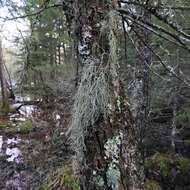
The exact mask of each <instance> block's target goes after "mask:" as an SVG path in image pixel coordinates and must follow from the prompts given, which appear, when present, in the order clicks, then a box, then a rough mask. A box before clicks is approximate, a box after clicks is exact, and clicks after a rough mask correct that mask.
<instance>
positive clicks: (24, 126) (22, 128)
mask: <svg viewBox="0 0 190 190" xmlns="http://www.w3.org/2000/svg"><path fill="white" fill-rule="evenodd" d="M32 130H33V126H32V121H31V120H27V121H25V122H23V123H20V124H19V125H17V126H16V127H13V126H9V127H6V128H5V130H4V131H5V133H6V134H9V135H10V134H15V133H20V134H27V133H29V132H31V131H32Z"/></svg>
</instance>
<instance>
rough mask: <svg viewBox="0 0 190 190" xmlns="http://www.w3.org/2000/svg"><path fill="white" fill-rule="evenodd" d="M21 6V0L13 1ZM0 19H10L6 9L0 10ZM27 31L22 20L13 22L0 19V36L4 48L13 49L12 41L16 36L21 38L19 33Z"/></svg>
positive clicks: (25, 23)
mask: <svg viewBox="0 0 190 190" xmlns="http://www.w3.org/2000/svg"><path fill="white" fill-rule="evenodd" d="M14 1H15V2H17V3H19V4H21V0H14ZM0 17H3V18H5V17H12V16H11V15H10V13H9V11H8V9H7V8H6V7H3V8H0ZM27 30H28V26H27V22H26V21H25V20H24V19H18V20H14V21H3V20H2V19H0V35H1V37H2V41H3V46H4V47H14V44H13V39H14V38H15V37H16V36H19V37H21V35H20V32H19V31H21V32H22V34H23V35H25V34H24V33H25V32H26V31H27Z"/></svg>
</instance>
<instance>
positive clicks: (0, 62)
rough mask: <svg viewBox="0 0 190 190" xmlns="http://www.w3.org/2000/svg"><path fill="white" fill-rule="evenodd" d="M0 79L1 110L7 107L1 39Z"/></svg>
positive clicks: (5, 109) (0, 43)
mask: <svg viewBox="0 0 190 190" xmlns="http://www.w3.org/2000/svg"><path fill="white" fill-rule="evenodd" d="M0 81H1V94H2V109H3V111H7V109H8V93H7V87H6V81H5V78H4V69H3V49H2V42H1V40H0Z"/></svg>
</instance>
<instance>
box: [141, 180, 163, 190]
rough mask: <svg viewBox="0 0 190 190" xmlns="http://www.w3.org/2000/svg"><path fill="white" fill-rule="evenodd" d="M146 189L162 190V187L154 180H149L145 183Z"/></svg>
mask: <svg viewBox="0 0 190 190" xmlns="http://www.w3.org/2000/svg"><path fill="white" fill-rule="evenodd" d="M145 187H146V189H147V190H162V188H161V187H160V185H159V184H158V183H157V182H156V181H154V180H149V181H147V182H146V183H145Z"/></svg>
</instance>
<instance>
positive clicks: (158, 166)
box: [145, 153, 190, 177]
mask: <svg viewBox="0 0 190 190" xmlns="http://www.w3.org/2000/svg"><path fill="white" fill-rule="evenodd" d="M145 168H146V169H147V170H149V171H157V172H158V173H159V174H160V175H161V176H162V177H168V176H171V175H172V169H173V168H175V169H176V170H178V171H179V172H180V173H181V174H182V175H186V174H187V173H188V172H189V171H190V159H189V158H185V157H182V156H179V155H176V156H175V157H174V156H170V155H166V154H160V153H156V154H155V155H154V156H152V157H151V158H149V159H148V160H146V164H145Z"/></svg>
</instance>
